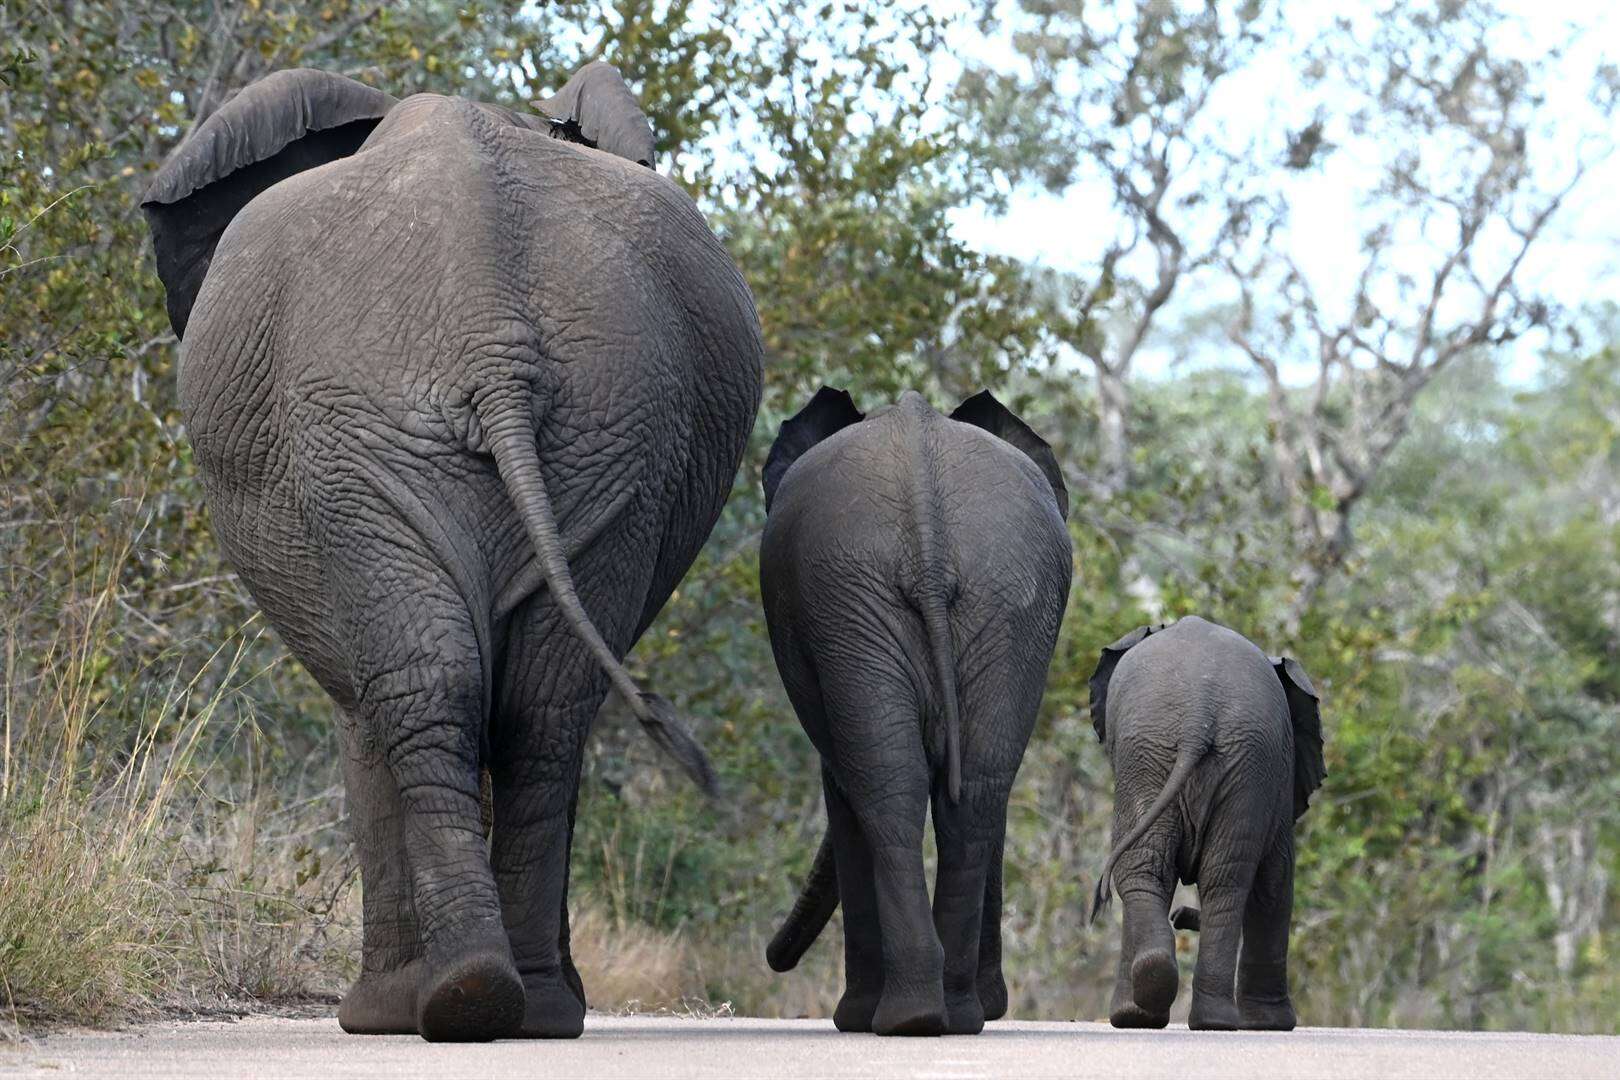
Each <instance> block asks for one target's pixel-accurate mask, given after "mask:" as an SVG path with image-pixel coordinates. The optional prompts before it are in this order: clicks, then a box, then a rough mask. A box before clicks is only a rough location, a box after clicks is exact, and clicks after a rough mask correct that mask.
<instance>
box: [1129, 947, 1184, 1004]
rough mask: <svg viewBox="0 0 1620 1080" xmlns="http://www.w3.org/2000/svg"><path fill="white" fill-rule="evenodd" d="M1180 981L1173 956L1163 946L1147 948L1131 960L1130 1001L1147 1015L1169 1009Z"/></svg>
mask: <svg viewBox="0 0 1620 1080" xmlns="http://www.w3.org/2000/svg"><path fill="white" fill-rule="evenodd" d="M1180 984H1181V975H1180V973H1179V972H1178V971H1177V970H1176V958H1175V956H1174V955H1173V954H1171V953H1170V952H1168V951H1166V950H1164V949H1149V950H1147V951H1145V952H1142V953H1140V954H1138V955H1137V957H1136V959H1135V960H1133V961H1131V1000H1132V1001H1134V1002H1135V1003H1136V1005H1137V1007H1138V1008H1140V1009H1141V1010H1142V1011H1143V1012H1145V1013H1147V1014H1148V1015H1149V1016H1159V1015H1161V1014H1168V1013H1169V1012H1170V1006H1171V1004H1173V1003H1174V1002H1175V1000H1176V991H1177V990H1178V989H1179V988H1180Z"/></svg>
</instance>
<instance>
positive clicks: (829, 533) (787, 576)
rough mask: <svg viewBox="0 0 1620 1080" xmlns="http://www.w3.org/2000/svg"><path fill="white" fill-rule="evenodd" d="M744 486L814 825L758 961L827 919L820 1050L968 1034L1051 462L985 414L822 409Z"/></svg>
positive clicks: (784, 955)
mask: <svg viewBox="0 0 1620 1080" xmlns="http://www.w3.org/2000/svg"><path fill="white" fill-rule="evenodd" d="M764 482H765V503H766V507H767V510H768V518H767V520H766V523H765V535H764V538H763V541H762V543H761V548H760V584H761V587H762V590H763V593H764V601H765V615H766V621H767V622H768V624H769V626H770V634H771V648H772V651H773V652H774V654H775V657H776V665H777V669H778V670H779V671H780V673H781V676H782V682H783V684H784V685H785V686H786V688H787V692H788V696H789V698H791V699H792V701H793V707H794V710H795V711H796V712H797V713H798V716H799V720H800V722H801V723H802V724H803V725H804V729H805V731H806V733H807V734H809V736H810V739H811V741H812V742H813V743H814V744H815V747H816V749H817V750H818V751H820V753H821V761H822V767H821V777H822V788H823V792H824V794H825V797H826V803H827V819H828V821H827V833H826V835H825V836H824V837H823V839H822V842H821V848H820V850H819V852H818V853H817V855H816V861H815V869H814V870H813V871H812V873H811V876H810V879H809V880H808V881H807V882H806V884H805V886H804V891H803V893H802V894H801V895H800V897H799V901H798V903H797V904H796V905H795V906H794V909H793V912H792V914H791V915H789V917H788V919H787V922H786V923H785V924H784V925H783V927H782V929H781V930H780V931H779V932H778V933H777V935H776V937H775V939H774V940H773V941H772V942H771V945H770V949H769V951H768V953H767V960H768V961H769V963H770V965H771V967H772V968H774V969H775V970H777V971H787V970H789V969H790V968H792V967H793V966H794V965H795V964H797V963H798V961H799V958H800V957H801V956H802V955H803V954H804V951H805V950H806V949H807V948H809V947H810V944H811V943H812V942H813V941H814V940H815V938H816V935H817V934H819V933H820V931H821V929H822V927H823V926H825V925H826V923H827V920H828V919H829V918H830V917H831V916H832V913H833V910H834V909H835V908H836V907H837V906H838V904H839V903H840V902H841V903H842V904H843V905H844V968H845V991H844V995H843V999H842V1000H841V1001H840V1002H839V1003H838V1008H837V1010H836V1012H835V1014H834V1016H833V1020H834V1022H835V1023H836V1024H837V1026H838V1028H839V1029H840V1030H842V1031H875V1032H876V1033H878V1034H880V1035H929V1034H939V1033H942V1032H951V1033H961V1034H972V1033H976V1032H978V1031H980V1030H981V1029H982V1028H983V1027H984V1022H985V1020H987V1019H995V1018H997V1017H999V1016H1002V1015H1003V1014H1005V1012H1006V1010H1007V987H1006V983H1005V982H1004V981H1003V979H1002V974H1001V926H1000V923H1001V857H1002V842H1003V837H1004V833H1005V830H1006V815H1007V795H1008V791H1009V790H1010V789H1011V787H1012V782H1013V777H1014V775H1015V774H1016V773H1017V771H1018V765H1019V762H1020V761H1021V760H1022V758H1023V755H1024V748H1025V745H1026V744H1027V743H1028V741H1029V736H1030V731H1031V729H1032V728H1033V727H1034V725H1035V715H1036V711H1037V710H1038V708H1039V706H1040V702H1041V695H1042V693H1043V691H1044V689H1045V684H1046V669H1047V665H1048V663H1049V662H1050V661H1051V657H1052V649H1053V647H1054V645H1055V643H1056V640H1057V633H1058V625H1059V624H1060V623H1061V622H1062V619H1063V609H1064V605H1065V604H1066V602H1067V600H1068V591H1069V581H1070V578H1071V576H1072V569H1073V567H1072V554H1071V549H1070V541H1069V534H1068V530H1067V528H1066V527H1065V525H1064V518H1065V517H1066V515H1067V513H1068V492H1067V491H1066V490H1065V488H1064V484H1063V476H1062V473H1061V472H1060V471H1059V469H1058V465H1057V460H1056V459H1055V457H1054V456H1053V454H1052V451H1051V448H1050V447H1048V446H1047V444H1046V443H1045V442H1044V441H1042V440H1041V438H1040V437H1039V436H1038V435H1036V434H1035V433H1034V432H1033V431H1031V430H1030V429H1029V428H1028V427H1027V426H1026V425H1025V424H1024V422H1023V421H1022V420H1020V419H1018V417H1016V416H1014V415H1013V414H1012V413H1011V412H1009V411H1008V410H1007V409H1006V408H1004V407H1003V406H1002V405H1001V403H1000V402H998V401H996V399H995V398H994V397H992V396H991V395H990V394H989V392H984V393H980V394H978V395H976V396H974V397H972V398H969V399H968V400H967V401H965V402H963V403H962V405H961V406H960V407H959V408H958V409H957V410H956V411H955V412H953V413H952V414H951V415H950V416H949V417H944V416H941V415H940V414H939V413H937V412H935V411H934V410H933V409H932V408H931V407H930V406H929V405H928V403H927V402H926V401H924V400H923V398H922V397H921V396H920V395H918V394H916V393H912V392H908V393H906V394H904V395H902V396H901V398H900V400H899V402H898V403H897V404H895V405H894V406H892V407H889V408H885V409H883V410H881V411H878V412H875V413H873V414H872V415H871V416H870V417H863V415H862V414H861V413H860V412H859V411H858V410H857V409H856V408H855V405H854V403H853V402H852V401H851V400H850V397H849V395H848V394H847V393H844V392H843V391H840V390H832V389H828V388H825V387H823V388H822V389H821V391H820V392H819V393H817V394H816V396H815V397H814V399H812V400H811V402H810V403H809V404H808V405H807V406H805V408H804V409H803V411H801V412H800V413H799V414H798V415H797V416H795V417H793V418H792V419H791V420H789V421H787V422H786V423H785V424H783V425H782V430H781V433H780V435H779V436H778V437H777V440H776V444H775V445H774V446H773V447H772V448H771V453H770V456H769V458H768V459H767V461H766V463H765V472H764ZM930 802H932V805H933V817H934V837H935V840H936V842H937V847H938V852H939V871H938V877H937V878H936V880H935V888H934V896H933V909H932V913H930V910H929V896H928V885H927V882H926V880H925V877H924V871H923V829H924V827H925V824H926V819H927V817H928V812H929V804H930Z"/></svg>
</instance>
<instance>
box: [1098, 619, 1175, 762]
mask: <svg viewBox="0 0 1620 1080" xmlns="http://www.w3.org/2000/svg"><path fill="white" fill-rule="evenodd" d="M1161 629H1163V627H1162V626H1138V627H1137V628H1136V629H1135V630H1132V631H1131V632H1130V633H1128V634H1126V635H1125V636H1124V637H1122V638H1120V639H1119V640H1118V641H1116V642H1114V643H1113V644H1112V645H1107V646H1104V648H1103V651H1102V655H1101V656H1099V657H1098V658H1097V670H1096V671H1093V672H1092V673H1091V681H1090V682H1089V683H1087V684H1086V685H1087V686H1088V687H1090V689H1091V730H1093V731H1095V732H1096V733H1097V741H1098V742H1107V741H1108V681H1109V680H1110V679H1112V678H1113V677H1114V668H1115V667H1117V666H1118V665H1119V658H1120V657H1122V656H1124V655H1125V653H1126V652H1127V651H1129V650H1130V649H1131V648H1132V647H1134V646H1136V645H1140V644H1141V643H1142V641H1143V639H1144V638H1146V637H1147V636H1148V635H1149V634H1151V633H1153V631H1155V630H1161Z"/></svg>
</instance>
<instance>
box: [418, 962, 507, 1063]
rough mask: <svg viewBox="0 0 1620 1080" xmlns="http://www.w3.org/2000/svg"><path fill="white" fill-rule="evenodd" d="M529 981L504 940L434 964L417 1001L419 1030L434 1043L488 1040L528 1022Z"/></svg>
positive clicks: (423, 1036) (424, 980) (497, 1037)
mask: <svg viewBox="0 0 1620 1080" xmlns="http://www.w3.org/2000/svg"><path fill="white" fill-rule="evenodd" d="M523 1005H524V995H523V981H522V980H521V979H520V978H518V973H517V968H516V967H515V966H513V964H512V950H511V949H510V948H509V947H508V946H507V945H506V942H505V941H504V939H503V940H502V941H501V942H500V943H499V944H498V945H488V946H484V947H482V948H473V949H469V950H467V951H465V952H462V953H459V954H458V955H455V956H453V957H452V958H451V959H449V960H447V961H445V962H442V963H439V964H434V965H431V966H430V967H429V969H428V972H427V975H426V977H425V978H424V979H423V980H422V984H421V990H420V991H419V992H418V994H417V999H416V1030H417V1031H418V1032H420V1033H421V1036H422V1038H424V1039H427V1040H428V1041H429V1042H487V1041H489V1040H490V1039H499V1038H500V1037H502V1036H503V1035H510V1034H512V1033H513V1032H514V1031H516V1030H517V1027H518V1025H519V1024H521V1023H522V1022H523Z"/></svg>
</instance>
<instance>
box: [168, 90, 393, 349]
mask: <svg viewBox="0 0 1620 1080" xmlns="http://www.w3.org/2000/svg"><path fill="white" fill-rule="evenodd" d="M395 104H396V102H395V100H394V99H393V98H392V97H390V96H389V95H387V94H385V93H383V92H382V91H381V90H374V89H372V88H371V87H369V86H365V85H363V84H361V83H357V82H355V81H354V80H353V79H346V78H344V77H343V76H341V75H333V74H331V73H329V72H325V71H313V70H310V69H309V68H294V69H291V70H289V71H278V72H276V73H275V74H273V75H267V76H266V77H264V78H263V79H260V80H259V81H258V82H256V83H254V84H253V85H251V86H249V87H248V88H247V89H245V90H243V91H242V92H241V93H240V94H237V95H236V96H235V97H234V98H232V99H231V100H230V101H228V102H226V103H225V104H224V105H223V106H221V107H220V108H219V109H218V110H217V111H216V112H214V114H213V115H211V116H210V117H208V119H206V120H204V121H203V122H202V123H201V124H200V125H199V126H198V127H197V130H195V131H193V132H192V133H191V135H190V136H189V137H188V138H187V139H186V140H185V141H184V142H182V143H181V144H180V145H179V146H178V147H176V148H175V151H174V153H172V154H170V155H169V159H168V160H167V161H165V162H164V163H163V167H162V168H161V169H159V170H158V173H157V176H156V177H155V178H154V179H153V181H152V184H151V186H150V187H149V188H147V189H146V195H145V196H144V197H143V198H142V200H141V209H142V210H144V211H146V221H147V224H148V225H149V226H150V227H151V230H152V249H153V251H154V252H155V254H156V255H157V271H158V277H159V278H160V279H161V280H162V281H163V290H164V292H165V294H166V295H167V299H168V307H169V323H170V324H171V325H172V326H173V327H174V332H175V334H176V335H177V336H179V337H184V336H185V333H186V321H187V320H188V319H189V318H190V317H191V305H192V304H193V303H194V302H195V301H196V299H197V292H198V290H199V289H201V288H202V283H203V278H204V277H205V276H206V275H207V273H208V264H209V262H210V261H211V260H212V259H213V257H214V248H215V247H216V246H217V245H218V244H219V238H220V235H221V234H222V233H224V231H225V227H226V226H227V225H229V224H230V223H231V219H232V218H234V217H235V216H236V215H237V213H238V211H240V210H241V209H242V207H244V206H246V205H247V204H248V203H249V202H251V201H252V200H253V198H254V197H255V196H256V195H258V194H259V193H260V192H262V191H264V190H265V189H266V188H268V187H270V185H272V184H275V183H277V182H278V181H281V180H285V179H286V178H287V177H289V176H292V175H293V174H294V173H300V172H303V171H304V170H306V169H313V168H315V167H316V166H317V165H324V164H326V163H327V162H329V161H335V160H337V159H338V158H341V157H348V156H349V155H350V154H352V153H354V152H355V151H356V150H358V149H359V148H360V144H361V143H363V142H365V141H366V136H368V135H370V134H371V131H372V129H373V128H375V127H376V126H377V124H378V122H379V121H381V120H382V118H383V116H384V115H385V114H386V113H387V112H388V110H389V109H391V108H393V107H394V105H395Z"/></svg>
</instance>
